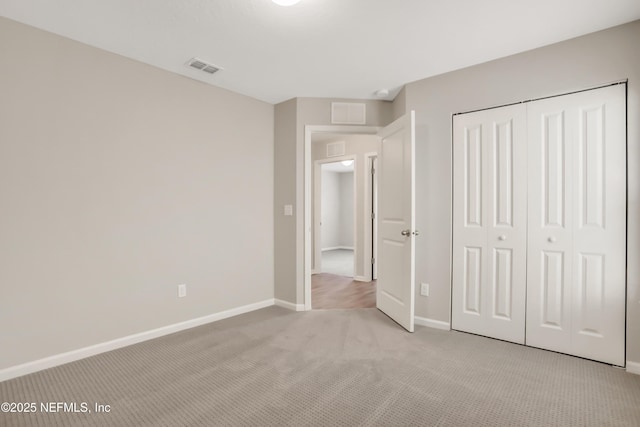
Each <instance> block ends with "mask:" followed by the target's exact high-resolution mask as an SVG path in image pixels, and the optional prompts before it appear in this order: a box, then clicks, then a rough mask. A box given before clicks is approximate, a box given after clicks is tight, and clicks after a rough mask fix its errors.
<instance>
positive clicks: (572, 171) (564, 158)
mask: <svg viewBox="0 0 640 427" xmlns="http://www.w3.org/2000/svg"><path fill="white" fill-rule="evenodd" d="M625 114H626V113H625V86H624V85H616V86H609V87H605V88H602V89H596V90H590V91H585V92H580V93H576V94H571V95H565V96H559V97H556V98H549V99H545V100H540V101H536V102H531V103H530V104H529V107H528V123H529V124H528V128H529V135H528V145H529V155H528V158H529V238H528V245H529V249H528V252H529V255H528V278H527V283H528V285H527V293H528V296H527V345H531V346H534V347H540V348H545V349H549V350H555V351H559V352H562V353H568V354H573V355H576V356H581V357H585V358H588V359H594V360H599V361H602V362H607V363H611V364H615V365H624V337H625V241H626V135H625V123H626V121H625V120H626V119H625Z"/></svg>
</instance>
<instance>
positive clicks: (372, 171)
mask: <svg viewBox="0 0 640 427" xmlns="http://www.w3.org/2000/svg"><path fill="white" fill-rule="evenodd" d="M375 174H376V168H375V166H373V165H371V175H375Z"/></svg>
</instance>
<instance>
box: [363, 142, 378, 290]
mask: <svg viewBox="0 0 640 427" xmlns="http://www.w3.org/2000/svg"><path fill="white" fill-rule="evenodd" d="M377 158H378V153H377V152H373V151H372V152H368V153H365V154H364V159H365V162H364V163H365V167H366V170H364V171H363V173H364V174H365V179H364V200H365V202H364V209H365V212H366V213H369V214H371V213H375V214H376V215H377V211H376V205H377V200H373V189H374V186H375V185H376V179H375V178H373V177H372V176H371V168H372V167H373V162H374V161H375V159H377ZM374 203H375V204H374ZM376 224H377V223H376V221H375V219H373V218H371V219H370V220H369V221H365V222H364V234H363V235H364V260H365V262H366V260H367V259H369V260H370V259H375V258H376V257H377V256H378V254H377V253H376V252H377V251H376V249H377V244H376V235H375V233H374V232H373V227H375V226H376ZM369 242H370V243H371V244H368V243H369ZM374 268H375V265H372V266H370V268H368V269H367V270H366V271H365V272H364V280H365V281H366V282H370V281H372V280H375V275H374V274H373V269H374Z"/></svg>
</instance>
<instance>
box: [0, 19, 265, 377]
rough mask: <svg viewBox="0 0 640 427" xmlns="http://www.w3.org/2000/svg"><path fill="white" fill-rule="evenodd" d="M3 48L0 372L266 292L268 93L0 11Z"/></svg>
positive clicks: (236, 304)
mask: <svg viewBox="0 0 640 427" xmlns="http://www.w3.org/2000/svg"><path fill="white" fill-rule="evenodd" d="M0 52H2V55H0V94H1V95H0V200H1V201H2V202H1V206H2V207H1V220H0V325H2V326H3V327H2V330H1V331H0V349H1V350H0V369H3V368H7V367H11V366H15V365H18V364H21V363H24V362H28V361H33V360H36V359H40V358H44V357H47V356H51V355H54V354H59V353H62V352H66V351H70V350H74V349H78V348H82V347H85V346H90V345H93V344H97V343H101V342H105V341H108V340H113V339H116V338H120V337H123V336H127V335H130V334H135V333H139V332H143V331H147V330H150V329H154V328H159V327H162V326H165V325H170V324H174V323H177V322H181V321H186V320H190V319H195V318H198V317H202V316H206V315H210V314H213V313H218V312H221V311H223V310H228V309H231V308H236V307H240V306H243V305H247V304H251V303H256V302H259V301H264V300H268V299H272V298H273V295H274V294H273V277H274V276H273V255H272V254H273V233H272V231H273V180H272V177H273V124H274V116H273V106H272V105H269V104H266V103H263V102H260V101H256V100H254V99H251V98H247V97H244V96H241V95H237V94H234V93H231V92H228V91H225V90H221V89H218V88H215V87H213V86H210V85H206V84H202V83H198V82H196V81H193V80H189V79H186V78H183V77H179V76H177V75H175V74H171V73H168V72H165V71H162V70H159V69H157V68H153V67H150V66H146V65H143V64H141V63H137V62H134V61H131V60H128V59H125V58H122V57H119V56H117V55H113V54H110V53H107V52H104V51H101V50H98V49H95V48H92V47H88V46H86V45H82V44H80V43H76V42H73V41H70V40H68V39H64V38H62V37H58V36H55V35H52V34H49V33H45V32H43V31H39V30H36V29H33V28H30V27H27V26H25V25H22V24H18V23H15V22H12V21H9V20H6V19H3V18H0ZM180 283H186V284H187V286H188V295H187V297H185V298H181V299H178V298H177V285H178V284H180Z"/></svg>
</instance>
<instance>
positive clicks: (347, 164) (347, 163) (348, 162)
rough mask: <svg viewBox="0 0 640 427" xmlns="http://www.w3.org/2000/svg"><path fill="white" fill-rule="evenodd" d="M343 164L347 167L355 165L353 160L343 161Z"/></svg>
mask: <svg viewBox="0 0 640 427" xmlns="http://www.w3.org/2000/svg"><path fill="white" fill-rule="evenodd" d="M341 163H342V164H343V165H345V166H351V165H352V164H353V160H343V161H342V162H341Z"/></svg>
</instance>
